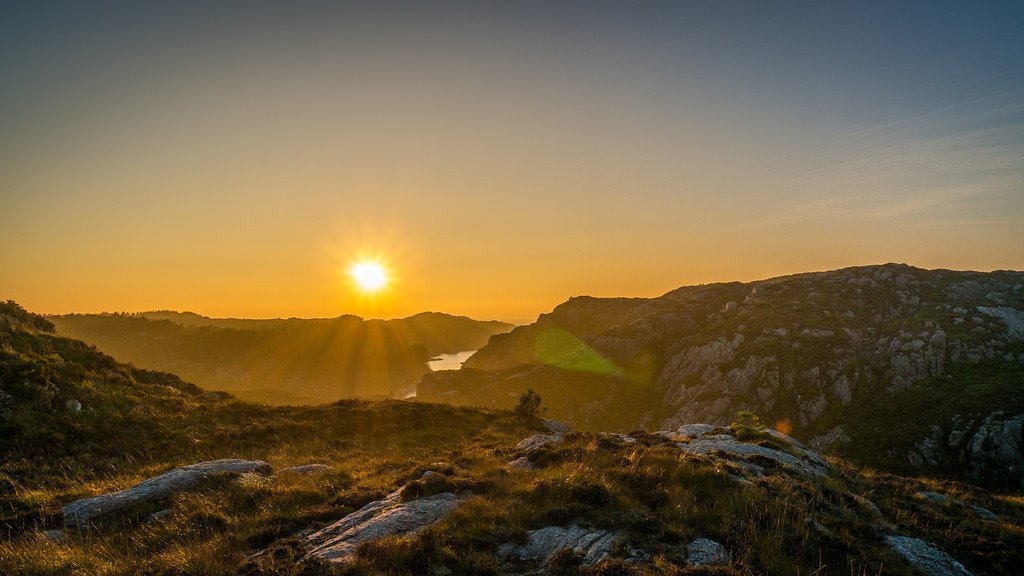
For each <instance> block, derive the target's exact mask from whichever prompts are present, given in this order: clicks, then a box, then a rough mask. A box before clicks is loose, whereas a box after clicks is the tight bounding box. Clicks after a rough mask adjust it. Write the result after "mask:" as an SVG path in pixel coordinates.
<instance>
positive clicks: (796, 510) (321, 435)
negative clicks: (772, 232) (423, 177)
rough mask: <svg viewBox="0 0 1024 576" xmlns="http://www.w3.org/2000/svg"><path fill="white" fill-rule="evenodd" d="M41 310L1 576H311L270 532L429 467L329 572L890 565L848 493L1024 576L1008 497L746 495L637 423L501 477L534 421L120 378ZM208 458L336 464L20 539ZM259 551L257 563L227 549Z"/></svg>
mask: <svg viewBox="0 0 1024 576" xmlns="http://www.w3.org/2000/svg"><path fill="white" fill-rule="evenodd" d="M16 316H17V317H18V318H16V319H15V320H11V318H13V317H16ZM41 320H42V319H39V318H38V317H34V316H32V315H28V314H26V313H24V311H20V309H16V308H12V307H11V306H10V305H7V306H6V307H5V308H0V328H2V329H3V330H2V331H0V333H2V334H3V342H2V343H0V348H2V349H3V353H4V357H3V363H2V364H0V367H2V369H3V370H4V372H3V373H2V374H3V379H2V383H3V390H4V391H5V393H7V394H9V396H10V397H9V398H7V397H5V401H4V409H5V415H4V418H3V420H2V422H3V425H4V426H5V427H6V428H5V429H4V431H3V432H4V437H5V439H6V438H10V439H11V440H12V441H11V442H9V443H5V444H4V446H3V453H2V461H0V474H2V476H0V514H2V516H0V522H2V524H0V526H2V528H0V530H2V531H3V532H2V534H3V541H2V542H0V573H3V574H12V575H13V574H69V573H76V574H126V575H127V574H169V573H174V574H179V573H185V574H223V573H232V572H236V571H238V570H239V569H240V570H241V571H242V572H244V573H249V574H258V573H265V574H266V573H274V574H287V573H296V574H298V573H306V574H314V573H319V572H323V571H325V569H324V567H322V566H315V565H303V564H296V563H295V562H294V558H295V557H296V556H297V555H298V554H300V553H301V549H299V548H298V547H297V546H296V544H295V543H294V541H293V540H291V541H290V540H288V539H287V538H286V537H287V536H289V535H291V534H294V533H295V532H297V531H299V530H302V529H305V528H310V527H316V526H322V525H324V524H327V523H329V522H332V521H334V520H337V519H338V518H341V517H342V516H343V515H344V514H346V513H348V512H351V511H353V510H355V509H357V508H358V507H360V506H362V505H363V504H365V503H367V502H369V501H371V500H373V499H376V498H378V497H380V496H382V495H384V494H386V493H387V492H389V491H391V490H393V489H395V488H397V487H400V486H403V485H409V486H410V491H411V492H416V491H418V490H420V489H421V488H422V486H420V485H419V484H418V483H417V482H416V479H417V478H419V477H420V476H421V475H422V473H423V472H424V471H425V470H427V469H434V470H440V471H442V472H444V473H446V474H447V475H448V476H449V478H450V484H451V485H452V486H453V487H455V488H458V489H462V488H469V489H471V490H473V492H474V493H475V494H476V495H477V496H476V497H474V498H473V499H472V500H470V501H469V502H468V503H467V504H466V505H465V506H464V507H463V508H462V509H460V510H459V511H458V512H457V513H456V514H455V515H453V516H452V517H450V518H449V519H447V520H445V521H443V522H440V523H438V524H436V525H434V526H432V527H430V528H428V529H427V530H425V531H424V532H422V533H421V535H420V536H418V537H417V538H415V539H398V538H388V539H384V540H382V541H379V542H377V543H373V544H370V545H367V546H364V547H363V548H362V549H361V553H360V558H359V560H358V562H357V563H356V564H354V565H352V566H350V567H349V568H347V569H345V570H343V571H341V572H342V573H349V574H422V573H436V574H503V573H504V574H515V573H523V571H524V570H525V568H524V567H519V566H515V565H508V564H503V563H500V562H499V561H497V560H495V558H494V557H493V555H492V552H493V550H494V548H495V547H496V546H497V545H498V544H501V543H503V542H506V541H509V540H517V539H522V538H523V537H524V536H525V532H526V531H527V530H529V529H534V528H539V527H542V526H547V525H552V524H565V523H568V522H571V521H578V522H581V523H583V524H585V525H591V526H597V527H608V528H615V529H624V530H625V531H626V532H625V534H626V536H627V538H628V540H629V541H630V542H631V543H633V544H635V545H638V546H642V547H643V548H645V549H646V550H649V551H651V552H653V553H654V556H653V558H652V562H651V563H650V565H648V566H646V567H643V568H628V567H625V566H622V565H619V564H616V563H614V562H611V563H605V564H603V565H600V566H599V567H598V568H595V569H593V570H591V571H590V572H591V573H597V574H627V573H646V574H677V573H687V571H686V570H684V569H682V568H680V566H681V565H682V558H683V556H684V555H685V546H686V543H687V542H688V541H689V540H690V539H691V538H693V537H696V536H708V537H712V538H716V539H719V540H720V541H722V542H724V543H725V544H726V545H727V546H728V547H729V548H730V549H731V550H733V551H734V555H735V556H736V560H737V561H736V564H735V566H734V567H733V569H729V570H724V569H723V570H719V571H718V572H704V573H720V574H780V575H782V574H812V573H815V574H826V573H829V574H865V575H866V574H877V573H884V574H906V573H907V569H906V565H905V564H904V563H903V562H902V561H901V560H900V559H898V558H896V557H895V556H894V555H893V554H892V553H891V552H889V551H888V550H887V549H885V548H884V546H883V545H882V544H881V542H880V540H879V539H878V538H877V535H876V534H875V533H874V531H873V528H872V527H871V519H870V516H869V515H868V514H867V513H866V511H865V510H864V508H863V506H860V505H858V504H857V503H855V502H851V501H849V500H847V499H844V498H843V497H842V496H841V494H842V493H843V492H844V491H847V490H849V491H852V492H854V493H856V494H861V495H864V496H867V497H869V498H871V499H872V500H874V501H875V502H877V503H878V505H879V506H880V507H881V508H882V511H883V513H884V514H885V516H886V518H887V519H888V520H889V521H890V522H892V523H893V524H895V525H896V528H897V530H898V531H899V532H900V533H904V534H909V535H914V536H921V537H924V538H926V539H928V540H930V541H933V542H937V543H940V545H941V546H942V547H943V548H945V549H946V550H947V551H948V552H950V553H951V554H953V555H954V556H956V557H957V558H959V559H961V560H962V561H963V562H964V563H965V564H967V565H968V567H969V568H971V569H972V570H974V571H975V573H976V574H978V575H979V576H983V575H985V574H1008V573H1019V572H1021V570H1022V569H1024V500H1022V499H1021V498H1020V497H1019V496H1004V497H1000V496H993V495H991V494H988V493H986V492H983V491H981V490H978V489H975V488H970V487H966V486H963V485H959V484H953V483H944V484H939V483H934V482H922V481H914V480H906V479H902V478H897V477H893V476H888V475H878V474H873V473H870V472H867V473H865V472H863V471H861V470H859V469H856V468H852V467H849V466H846V465H840V472H839V473H838V474H837V475H836V477H835V478H834V479H832V480H830V481H829V482H827V483H826V484H824V485H823V486H814V485H809V484H801V483H795V484H794V483H787V482H781V481H777V480H766V481H763V482H758V483H756V484H755V485H753V486H744V485H742V484H739V483H736V482H734V481H733V480H731V479H730V478H729V477H728V475H727V473H728V472H729V471H728V470H726V469H723V468H722V466H721V464H720V463H717V462H716V461H714V460H709V459H703V458H696V457H686V456H681V455H680V454H679V452H678V451H677V450H675V449H674V448H672V447H671V446H669V445H666V444H665V443H664V442H663V441H661V440H660V439H658V438H656V437H652V436H646V435H642V434H641V435H638V437H639V438H640V440H641V442H640V443H639V444H638V445H634V446H629V445H623V444H620V443H616V442H609V441H608V440H605V439H600V438H598V437H595V436H592V435H576V436H573V437H571V438H570V440H569V441H568V442H567V443H566V444H565V445H563V446H561V447H559V448H557V449H554V450H551V451H549V452H548V453H547V454H545V455H543V456H542V457H540V458H538V463H539V464H540V466H541V469H540V470H539V471H538V472H536V473H525V472H517V471H509V470H507V469H505V468H504V466H503V464H504V463H505V462H507V461H508V460H510V459H511V458H513V457H514V456H515V453H514V449H513V446H514V445H515V443H516V442H517V441H518V440H519V439H520V438H522V437H523V436H525V435H527V434H529V433H530V431H531V430H534V429H536V428H537V427H538V426H537V424H536V423H531V422H526V421H523V420H519V419H516V418H515V417H513V416H512V415H511V414H510V413H508V412H487V411H482V410H478V409H467V408H456V407H451V406H443V405H432V404H422V403H406V402H394V401H392V402H381V403H367V402H357V401H346V402H341V403H338V404H334V405H330V406H321V407H316V408H273V407H265V406H257V405H253V404H249V403H245V402H240V401H237V400H235V399H232V398H214V397H210V396H208V395H205V394H204V393H203V392H202V391H201V390H199V389H197V388H195V387H193V386H190V385H188V384H185V383H182V382H181V381H180V380H178V379H176V378H174V377H173V376H169V375H164V374H156V373H151V372H144V371H138V370H134V369H132V368H131V367H130V366H126V365H123V364H119V363H117V362H115V361H113V360H112V359H110V358H108V357H106V356H103V355H102V354H99V353H98V352H96V351H95V350H94V349H92V348H90V347H88V346H85V345H82V344H81V343H77V342H75V341H71V340H67V339H64V338H59V337H55V336H53V335H52V334H50V333H48V332H47V329H48V327H47V326H46V324H45V321H41ZM40 321H41V322H40ZM47 383H49V384H51V385H52V386H47ZM54 387H56V388H59V391H58V392H53V388H54ZM69 397H76V398H78V399H79V400H81V402H82V403H83V405H84V407H83V409H82V412H81V413H79V414H74V415H73V414H71V413H69V412H67V410H66V409H65V408H64V402H65V401H66V400H67V399H68V398H69ZM219 457H249V458H260V459H263V460H266V461H268V462H270V463H271V464H273V465H274V466H275V467H277V468H280V467H283V466H289V465H296V464H306V463H310V462H322V463H326V464H331V465H333V466H335V470H334V471H333V472H329V473H326V474H323V475H319V476H309V477H302V476H293V477H287V476H282V477H274V478H267V479H253V480H244V481H231V480H228V479H220V480H215V481H213V482H210V483H207V484H206V485H204V486H203V487H202V488H201V489H199V490H196V491H193V492H190V493H186V494H182V495H179V496H176V497H174V498H172V499H170V501H169V502H166V503H161V504H159V505H157V506H153V507H147V508H142V509H137V510H134V511H132V512H131V513H130V514H128V515H127V516H124V517H115V518H110V519H107V520H105V521H101V522H99V523H98V524H97V525H96V526H95V528H94V529H92V530H89V531H86V532H82V533H79V532H69V539H68V541H67V542H66V543H63V544H52V543H46V542H42V541H40V540H38V539H37V538H36V531H37V530H38V529H45V528H54V527H57V526H58V525H59V509H60V506H61V505H63V504H65V503H67V502H69V501H70V500H73V499H75V498H79V497H84V496H90V495H94V494H98V493H102V492H106V491H111V490H116V489H121V488H124V487H126V486H129V485H131V484H133V483H135V482H137V481H139V480H141V479H143V478H145V477H149V476H152V475H154V474H157V473H160V472H163V471H165V470H167V469H168V468H170V467H172V466H175V465H181V464H185V463H190V462H194V461H198V460H204V459H209V458H219ZM925 488H927V489H932V490H939V491H943V492H946V493H950V494H953V495H955V496H956V497H957V498H958V499H960V500H962V501H964V502H967V503H969V504H972V505H979V506H984V507H986V508H989V509H991V510H993V511H994V512H996V513H997V514H999V515H1000V516H1001V517H1002V518H1003V522H1002V523H1000V524H990V523H985V522H982V521H981V520H980V519H979V518H978V517H977V516H975V515H974V514H973V512H971V510H970V509H967V508H962V507H959V506H955V505H948V506H941V505H934V504H922V503H920V502H918V501H916V500H914V499H913V498H912V497H911V495H912V494H913V492H915V491H917V490H920V489H925ZM166 507H169V508H171V509H172V510H173V511H174V514H173V515H172V516H171V517H170V518H169V519H167V520H165V521H163V522H160V523H156V524H152V525H141V524H139V523H138V522H137V519H138V518H139V517H141V516H143V515H145V514H147V513H149V512H151V511H153V510H156V509H158V508H166ZM815 522H816V523H817V525H820V527H821V529H819V528H818V527H816V525H815ZM822 529H823V530H822ZM282 539H283V540H282ZM268 545H271V546H272V547H273V553H272V554H270V555H268V556H266V557H264V558H263V560H261V561H258V562H246V561H245V558H246V557H247V556H248V555H249V554H251V553H252V552H254V551H257V550H260V549H263V548H264V547H266V546H268ZM563 560H571V559H563ZM571 564H572V563H571V562H563V563H562V564H560V569H561V570H562V572H561V573H563V574H575V573H579V570H577V569H576V568H574V567H573V566H572V565H571ZM240 566H241V568H239V567H240ZM428 568H429V570H428ZM815 571H817V572H815ZM690 572H692V571H690ZM692 573H697V572H692Z"/></svg>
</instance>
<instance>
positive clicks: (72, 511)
mask: <svg viewBox="0 0 1024 576" xmlns="http://www.w3.org/2000/svg"><path fill="white" fill-rule="evenodd" d="M272 471H273V468H271V466H270V464H267V463H266V462H262V461H260V460H238V459H225V460H210V461H208V462H199V463H198V464H191V465H189V466H181V467H179V468H175V469H174V470H171V471H170V472H165V473H164V474H161V475H159V476H155V477H153V478H150V479H148V480H144V481H142V482H140V483H138V484H136V485H135V486H132V487H131V488H126V489H124V490H121V491H119V492H113V493H110V494H103V495H102V496H95V497H93V498H84V499H82V500H76V501H74V502H72V503H70V504H68V505H67V506H65V507H64V509H63V510H62V513H63V515H64V525H65V526H75V527H78V528H84V527H85V526H87V525H88V524H89V523H90V522H92V521H93V520H95V519H97V518H100V517H102V516H106V515H107V514H112V513H115V512H121V511H123V510H126V509H128V508H131V507H133V506H137V505H139V504H146V503H150V502H156V501H159V500H162V499H164V498H166V497H168V496H170V495H172V494H177V493H178V492H183V491H185V490H189V489H191V488H194V487H195V486H197V485H198V484H199V483H200V482H202V481H203V480H205V479H207V478H209V477H211V476H216V475H219V474H227V473H231V474H241V473H244V472H257V473H260V474H269V473H271V472H272Z"/></svg>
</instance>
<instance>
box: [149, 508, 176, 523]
mask: <svg viewBox="0 0 1024 576" xmlns="http://www.w3.org/2000/svg"><path fill="white" fill-rule="evenodd" d="M173 515H174V510H171V509H170V508H165V509H163V510H158V511H156V512H153V513H152V514H150V515H149V516H146V517H145V518H144V519H143V520H142V523H143V524H147V525H148V524H156V523H157V522H163V521H164V520H167V519H168V518H170V517H171V516H173Z"/></svg>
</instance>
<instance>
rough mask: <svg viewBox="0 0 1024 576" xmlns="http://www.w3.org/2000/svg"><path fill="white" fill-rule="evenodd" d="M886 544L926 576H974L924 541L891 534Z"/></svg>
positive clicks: (887, 537) (886, 538)
mask: <svg viewBox="0 0 1024 576" xmlns="http://www.w3.org/2000/svg"><path fill="white" fill-rule="evenodd" d="M885 542H886V544H888V545H889V547H890V548H892V549H893V551H895V552H896V553H897V554H899V555H900V556H902V557H903V558H904V559H905V560H906V561H907V562H909V563H910V565H911V566H913V567H914V569H916V570H917V571H918V572H920V573H921V574H924V575H925V576H973V575H972V574H971V573H970V572H968V571H967V568H964V565H963V564H961V563H959V562H957V561H956V560H954V559H953V558H952V557H951V556H949V555H948V554H946V553H945V552H943V551H942V550H939V549H938V548H936V547H935V546H933V545H932V544H929V543H928V542H925V541H924V540H920V539H918V538H911V537H909V536H899V535H896V534H890V535H888V536H886V537H885Z"/></svg>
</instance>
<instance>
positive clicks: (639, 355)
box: [421, 264, 1024, 478]
mask: <svg viewBox="0 0 1024 576" xmlns="http://www.w3.org/2000/svg"><path fill="white" fill-rule="evenodd" d="M551 334H559V335H560V336H559V338H560V340H558V341H559V342H561V343H563V344H565V343H567V342H568V343H575V344H571V345H563V346H562V347H561V348H558V347H555V348H556V349H553V348H552V347H551V346H549V345H548V344H550V342H551V341H552V337H551ZM1022 342H1024V272H1012V271H997V272H990V273H980V272H956V271H950V270H922V269H919V268H914V267H911V266H906V265H900V264H886V265H882V266H863V267H855V268H846V269H842V270H834V271H828V272H818V273H810V274H799V275H794V276H787V277H782V278H774V279H769V280H763V281H759V282H751V283H748V284H740V283H728V284H712V285H707V286H693V287H684V288H680V289H678V290H674V291H672V292H669V293H667V294H665V295H663V296H660V297H658V298H650V299H643V298H632V299H623V298H617V299H600V298H590V297H579V298H573V299H570V300H569V301H567V302H565V303H563V304H561V305H559V306H558V307H556V308H555V309H554V310H553V311H552V312H551V313H550V314H544V315H542V316H541V317H540V318H539V319H538V321H537V322H536V323H535V324H532V325H530V326H524V327H519V328H517V329H515V330H514V331H512V332H511V333H509V334H506V335H502V336H500V337H495V338H494V339H492V340H491V342H490V343H489V344H488V346H486V347H484V348H483V349H481V350H479V351H478V352H477V353H476V354H475V355H474V356H473V357H472V358H471V359H470V361H468V362H467V363H466V367H467V368H470V369H469V370H466V371H462V373H452V374H448V375H446V376H445V377H444V378H428V379H425V380H424V382H423V383H421V389H424V392H425V393H424V396H425V397H429V398H430V399H434V400H440V401H445V402H453V403H466V404H480V405H488V406H499V407H500V406H504V405H507V403H508V402H511V401H514V398H515V396H516V395H517V392H522V391H524V390H525V388H526V386H527V385H529V386H530V387H532V388H534V389H535V390H536V391H537V392H539V393H540V394H541V396H542V397H543V398H545V405H546V406H548V407H549V413H550V414H551V415H552V416H554V417H558V418H564V419H566V420H568V421H569V422H570V423H571V424H573V425H574V426H576V427H577V428H580V429H586V430H594V431H597V430H619V431H626V430H633V429H636V428H643V429H646V430H659V429H661V430H671V429H675V428H677V427H678V426H680V425H681V424H685V423H688V422H708V423H711V424H715V425H725V424H728V423H729V422H731V421H732V420H733V419H734V418H735V417H736V414H737V412H739V411H742V410H751V411H754V412H755V413H757V414H758V416H760V417H761V418H762V420H764V421H766V422H768V423H771V424H774V423H778V426H779V428H780V429H782V430H787V431H790V432H791V433H792V434H793V435H794V436H797V437H799V438H802V439H807V440H811V439H814V440H815V442H814V446H815V447H817V448H821V449H824V448H829V449H830V450H833V451H835V452H837V453H840V454H855V453H857V447H858V446H865V445H867V444H868V443H870V444H871V446H872V449H871V450H862V451H861V453H862V454H864V455H865V457H866V458H871V457H872V456H871V455H888V456H887V458H881V457H877V458H876V459H875V460H868V461H865V463H868V464H871V465H889V464H890V463H891V462H892V461H894V460H895V461H902V462H903V463H905V464H906V466H904V467H903V468H902V469H901V470H903V469H905V468H906V467H912V466H918V467H925V468H927V467H944V469H943V472H949V471H951V470H950V468H957V467H959V469H960V470H963V471H964V472H966V471H968V470H970V471H971V474H972V475H974V476H975V477H979V478H982V477H990V476H991V477H996V476H999V475H1000V474H1002V475H1004V476H1005V475H1007V474H1010V475H1011V476H1012V475H1014V472H1013V471H1014V470H1019V469H1020V468H1019V467H1018V468H1013V467H1014V466H1016V464H1014V463H1013V462H1015V460H1014V458H1015V456H1014V455H1013V454H1012V452H1013V450H1014V448H1013V444H1012V443H1008V442H1005V441H997V445H998V446H1000V447H999V448H991V447H992V446H993V444H992V442H991V441H988V443H987V444H986V446H988V449H982V448H981V445H980V444H971V442H972V437H973V436H974V434H975V433H976V431H977V430H976V428H977V427H978V426H981V425H982V424H981V423H982V422H983V421H984V420H985V418H986V417H987V415H988V414H990V413H992V412H993V411H996V410H1003V411H1006V412H1007V413H1008V414H1011V415H1013V414H1021V413H1022V412H1024V394H1020V393H1016V392H1013V391H1012V390H1010V386H1009V385H1002V384H1000V385H990V384H989V383H988V379H990V378H991V377H992V374H993V373H997V374H1003V375H1004V376H1001V377H1003V378H1004V379H1007V378H1008V379H1011V380H1012V379H1014V378H1016V380H1017V381H1018V382H1021V381H1024V347H1022V345H1021V343H1022ZM581 351H585V352H586V355H587V357H588V358H589V361H588V362H587V363H582V364H580V363H579V362H575V360H578V358H577V357H578V356H579V355H580V354H581ZM574 359H575V360H574ZM574 362H575V363H574ZM595 364H600V365H602V366H611V367H613V368H614V369H613V370H611V371H604V372H600V373H599V374H589V373H586V372H585V371H586V370H588V369H589V368H588V366H591V365H595ZM581 374H584V376H581ZM599 378H600V379H603V380H600V381H598V379H599ZM951 378H952V381H951ZM517 382H520V383H522V385H521V386H520V387H518V388H517V387H516V386H515V384H514V383H517ZM957 385H962V386H964V387H965V388H966V387H972V386H973V388H971V390H969V391H965V392H966V393H965V397H966V398H970V399H971V404H972V405H971V406H970V407H969V408H970V409H969V410H968V409H963V408H961V407H958V406H957V405H956V403H954V402H948V403H945V404H943V403H940V402H933V401H931V400H932V399H933V398H936V397H939V398H955V397H957V394H958V390H957V389H956V386H957ZM936 386H939V387H942V391H941V394H937V393H936V392H934V391H932V390H933V389H934V388H935V387H936ZM1018 390H1019V388H1018ZM574 394H575V396H574ZM508 398H512V399H513V400H508ZM897 401H898V402H904V403H906V405H905V406H897V407H896V408H895V409H893V406H894V403H895V402H897ZM904 409H905V410H911V411H914V412H915V413H916V412H923V413H924V414H927V417H926V418H902V417H901V415H900V414H899V411H900V410H904ZM622 414H629V415H630V416H629V417H628V420H623V419H622V418H623V417H622V416H621V415H622ZM958 414H959V417H960V418H962V420H963V422H961V425H960V428H959V430H960V434H961V436H960V437H958V438H952V437H950V435H951V434H953V431H954V428H955V425H954V423H953V417H954V416H955V415H958ZM882 418H887V419H888V421H884V422H882V421H880V420H881V419H882ZM971 422H973V423H971ZM911 423H912V426H913V429H911ZM996 426H997V424H992V426H989V428H987V429H986V430H985V431H984V433H982V437H986V438H990V439H992V440H993V441H996V439H997V438H1003V439H1005V438H1006V437H1010V436H1013V434H1014V432H1015V430H1016V428H1015V425H1014V424H1013V423H1012V422H1010V423H1008V424H1007V426H1008V427H1007V428H1006V430H1005V431H1003V430H1002V429H1001V428H1000V429H999V430H997V429H995V427H996ZM998 426H1002V424H999V425H998ZM929 427H930V428H929ZM957 443H959V444H960V445H959V446H956V445H954V444H957ZM915 444H916V445H915ZM960 451H964V456H963V457H962V458H960V457H959V452H960ZM972 453H974V454H976V455H977V458H974V459H973V460H972V457H971V454H972ZM958 462H959V464H958Z"/></svg>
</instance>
